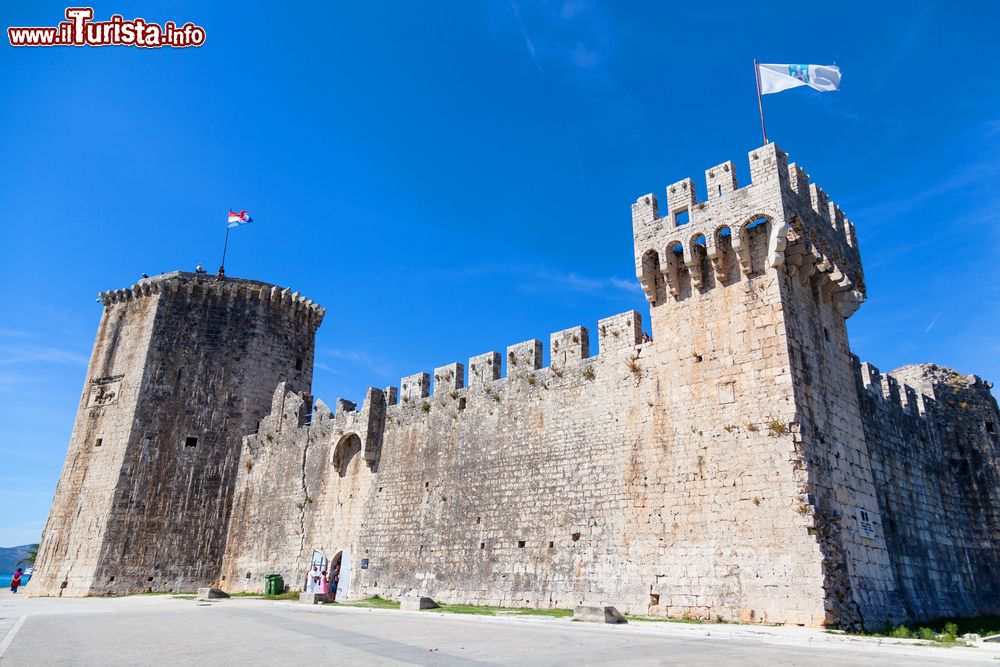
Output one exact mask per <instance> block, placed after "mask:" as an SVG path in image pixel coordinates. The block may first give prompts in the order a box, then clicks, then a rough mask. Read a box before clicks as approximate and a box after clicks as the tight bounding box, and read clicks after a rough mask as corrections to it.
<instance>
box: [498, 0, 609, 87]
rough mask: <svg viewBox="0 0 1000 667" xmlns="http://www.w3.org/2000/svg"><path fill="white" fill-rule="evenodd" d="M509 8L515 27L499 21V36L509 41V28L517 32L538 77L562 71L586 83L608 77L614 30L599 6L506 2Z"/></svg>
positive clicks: (572, 0) (590, 1) (588, 0)
mask: <svg viewBox="0 0 1000 667" xmlns="http://www.w3.org/2000/svg"><path fill="white" fill-rule="evenodd" d="M507 6H508V7H509V8H510V11H511V14H512V15H513V17H514V21H513V26H511V23H510V21H509V19H508V20H507V21H499V22H498V32H500V33H501V34H502V36H503V37H504V38H507V39H509V37H510V28H511V27H514V28H516V30H517V35H518V36H519V37H520V39H521V41H522V42H523V43H524V46H525V48H526V49H527V51H528V55H529V56H530V57H531V62H532V63H533V64H534V66H535V68H536V69H537V70H538V72H539V74H542V75H543V76H544V75H545V73H546V70H549V71H551V70H553V69H563V70H566V71H568V72H571V73H573V74H576V75H577V76H580V77H581V78H585V79H601V78H606V77H607V70H606V65H607V62H608V60H609V58H610V54H611V51H612V46H613V43H614V39H613V35H614V27H613V25H612V22H611V19H610V17H609V16H608V14H607V12H605V11H604V8H603V7H602V6H601V4H600V3H598V2H596V1H594V0H565V1H551V0H543V1H541V2H517V0H507ZM504 33H505V34H504Z"/></svg>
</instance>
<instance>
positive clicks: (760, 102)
mask: <svg viewBox="0 0 1000 667" xmlns="http://www.w3.org/2000/svg"><path fill="white" fill-rule="evenodd" d="M753 76H754V79H756V80H757V108H758V109H760V131H761V132H762V133H763V135H764V145H765V146H767V128H766V127H765V126H764V102H763V100H762V99H761V96H760V65H758V64H757V59H756V58H754V59H753Z"/></svg>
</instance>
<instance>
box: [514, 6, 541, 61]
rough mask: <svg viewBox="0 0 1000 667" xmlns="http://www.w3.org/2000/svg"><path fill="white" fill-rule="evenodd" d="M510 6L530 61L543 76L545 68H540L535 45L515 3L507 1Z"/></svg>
mask: <svg viewBox="0 0 1000 667" xmlns="http://www.w3.org/2000/svg"><path fill="white" fill-rule="evenodd" d="M507 5H508V6H509V7H510V11H511V12H512V13H513V14H514V21H515V22H516V23H517V27H518V29H519V30H520V31H521V38H522V39H524V45H525V47H527V49H528V55H530V56H531V62H533V63H534V64H535V69H537V70H538V73H539V74H541V75H542V76H545V70H543V69H542V65H541V63H539V62H538V53H537V52H536V51H535V45H534V44H533V43H532V41H531V36H529V35H528V31H527V29H526V28H525V27H524V21H522V20H521V12H520V11H519V10H518V8H517V5H515V4H514V3H513V2H509V0H508V2H507Z"/></svg>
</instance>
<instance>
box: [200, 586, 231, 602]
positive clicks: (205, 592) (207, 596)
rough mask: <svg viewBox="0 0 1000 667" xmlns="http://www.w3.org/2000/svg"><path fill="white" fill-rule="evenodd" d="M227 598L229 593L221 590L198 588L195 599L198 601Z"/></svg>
mask: <svg viewBox="0 0 1000 667" xmlns="http://www.w3.org/2000/svg"><path fill="white" fill-rule="evenodd" d="M228 597H229V593H227V592H225V591H224V590H222V589H221V588H199V589H198V595H197V598H198V599H199V600H224V599H226V598H228Z"/></svg>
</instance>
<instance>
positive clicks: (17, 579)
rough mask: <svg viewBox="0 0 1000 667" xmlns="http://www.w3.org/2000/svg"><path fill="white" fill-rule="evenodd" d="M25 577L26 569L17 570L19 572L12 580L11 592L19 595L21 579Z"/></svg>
mask: <svg viewBox="0 0 1000 667" xmlns="http://www.w3.org/2000/svg"><path fill="white" fill-rule="evenodd" d="M23 575H24V568H20V567H19V568H17V572H15V573H14V576H13V577H11V579H10V592H11V593H17V589H18V588H19V587H20V586H21V577H22V576H23Z"/></svg>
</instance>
